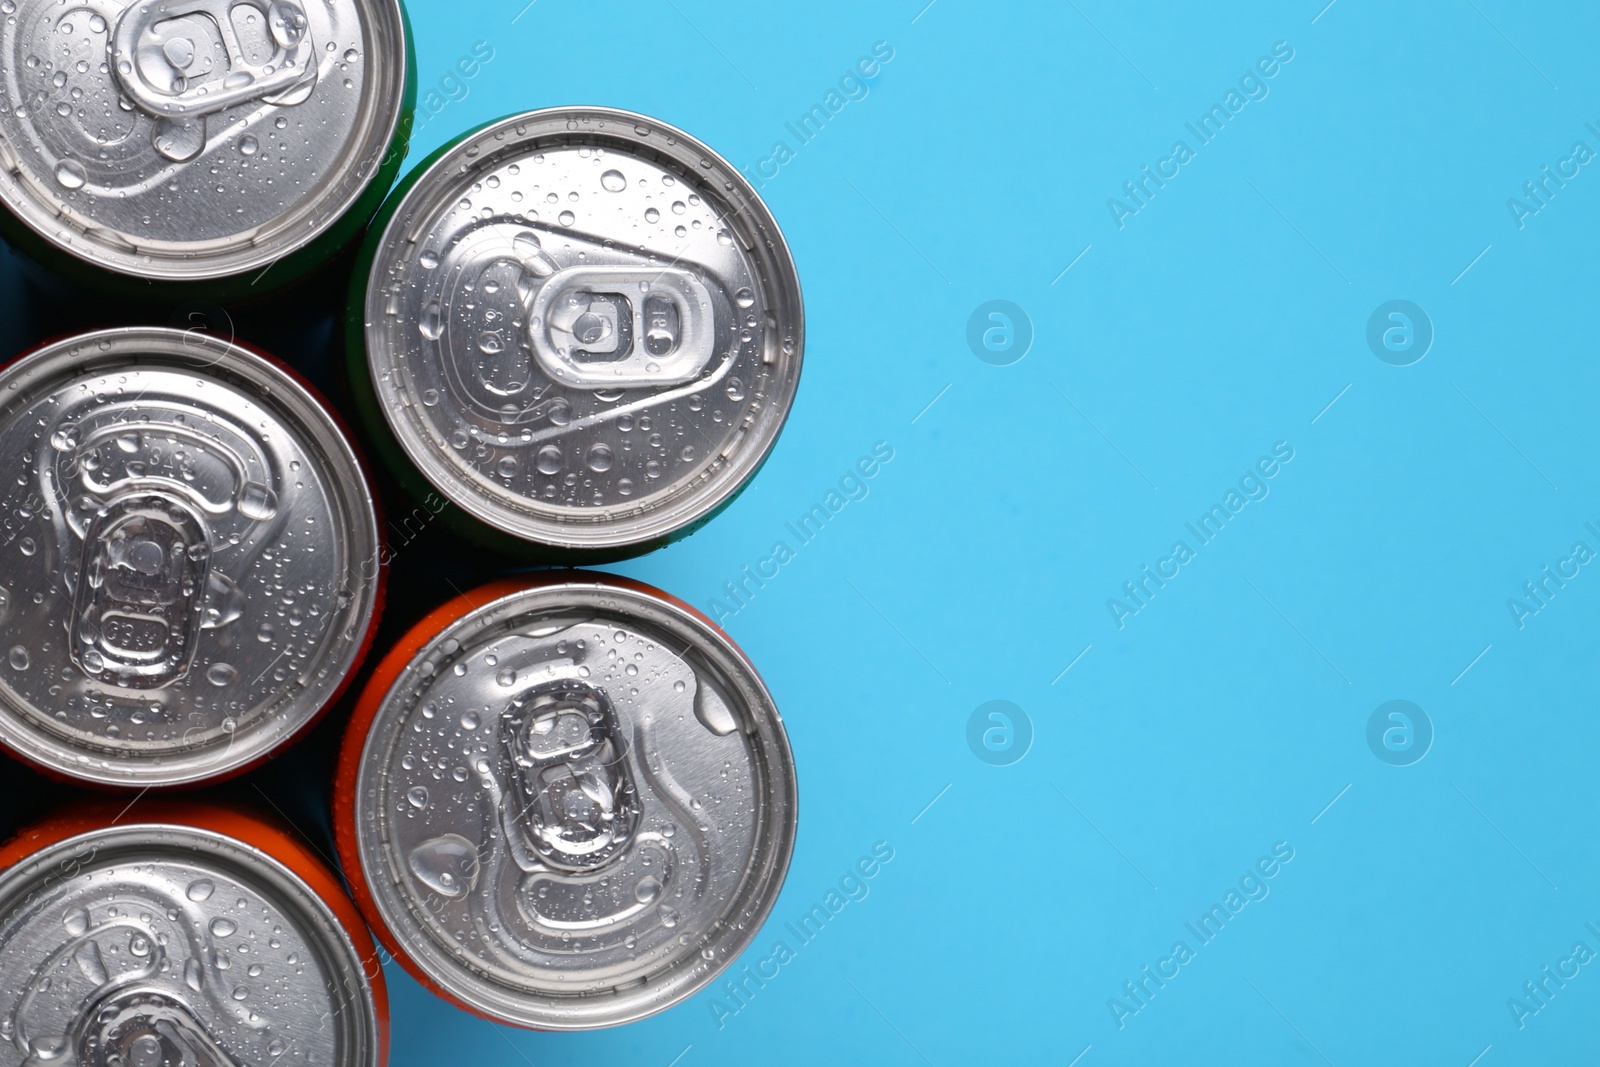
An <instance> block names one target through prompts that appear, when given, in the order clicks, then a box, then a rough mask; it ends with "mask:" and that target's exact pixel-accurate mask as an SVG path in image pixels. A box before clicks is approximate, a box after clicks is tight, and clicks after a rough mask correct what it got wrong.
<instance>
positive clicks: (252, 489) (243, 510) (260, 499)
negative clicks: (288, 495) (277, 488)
mask: <svg viewBox="0 0 1600 1067" xmlns="http://www.w3.org/2000/svg"><path fill="white" fill-rule="evenodd" d="M238 508H239V514H241V515H243V516H244V517H245V518H247V519H253V520H254V521H256V522H265V521H267V520H268V519H270V518H272V517H273V516H274V515H276V514H277V513H278V494H277V493H274V492H273V491H272V490H271V489H269V488H267V487H266V486H264V485H262V484H260V483H259V482H251V483H250V484H249V485H247V486H245V487H244V492H242V493H240V494H239V504H238Z"/></svg>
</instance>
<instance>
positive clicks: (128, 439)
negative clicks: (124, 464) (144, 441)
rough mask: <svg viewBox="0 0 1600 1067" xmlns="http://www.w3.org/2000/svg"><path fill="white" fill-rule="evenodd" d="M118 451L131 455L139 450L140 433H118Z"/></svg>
mask: <svg viewBox="0 0 1600 1067" xmlns="http://www.w3.org/2000/svg"><path fill="white" fill-rule="evenodd" d="M117 451H118V452H121V453H123V454H124V455H129V456H131V455H133V454H134V453H135V452H137V451H139V435H138V434H136V433H119V434H118V435H117Z"/></svg>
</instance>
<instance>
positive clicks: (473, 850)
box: [354, 577, 796, 1030]
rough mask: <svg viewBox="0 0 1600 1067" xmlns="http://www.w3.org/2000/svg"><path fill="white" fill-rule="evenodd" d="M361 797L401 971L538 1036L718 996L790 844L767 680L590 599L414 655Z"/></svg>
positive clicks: (707, 638)
mask: <svg viewBox="0 0 1600 1067" xmlns="http://www.w3.org/2000/svg"><path fill="white" fill-rule="evenodd" d="M354 789H355V804H354V817H355V827H356V831H357V832H356V835H355V836H356V838H357V841H358V844H357V848H358V850H359V858H360V864H361V870H362V872H363V876H364V879H365V881H366V883H367V884H368V886H369V887H370V888H371V891H372V896H373V899H374V901H375V903H376V905H377V908H378V910H379V912H380V913H381V915H382V918H383V920H384V923H385V925H386V926H387V927H388V928H389V930H390V931H391V932H392V933H393V934H394V936H395V938H396V940H397V942H398V943H399V944H400V945H401V946H402V947H403V949H404V953H405V955H406V956H408V957H409V958H410V960H411V961H412V962H413V963H414V964H415V965H416V966H417V967H419V968H420V969H421V970H422V971H423V972H424V973H426V974H427V975H428V976H429V977H430V978H432V979H433V980H434V981H435V982H436V983H437V984H438V985H440V986H441V987H442V988H444V989H445V990H446V991H447V992H449V993H450V994H451V995H452V996H454V997H455V998H456V999H457V1000H459V1001H461V1002H463V1003H465V1004H467V1005H469V1006H470V1007H472V1008H473V1009H475V1010H477V1011H479V1012H482V1013H484V1014H487V1015H490V1016H493V1017H495V1018H498V1019H502V1020H505V1021H507V1022H511V1023H516V1024H518V1025H522V1026H531V1027H537V1028H539V1029H546V1030H577V1029H587V1028H592V1027H600V1026H611V1025H615V1024H618V1023H624V1022H629V1021H632V1020H634V1019H639V1018H642V1017H643V1016H646V1015H649V1014H651V1013H653V1012H656V1011H660V1010H661V1009H663V1008H666V1007H669V1006H670V1005H672V1004H675V1003H677V1002H678V1001H680V1000H682V999H684V998H686V997H688V996H690V995H691V994H693V993H694V992H695V991H697V990H698V989H700V988H701V987H703V986H704V985H706V984H707V983H708V982H710V981H711V980H712V979H713V978H714V977H715V976H716V975H717V973H718V972H720V971H721V970H722V969H723V968H724V967H725V966H727V965H728V963H730V962H731V961H732V960H733V959H734V957H736V956H737V955H738V954H739V953H740V952H741V951H742V950H743V949H744V948H745V946H747V945H748V944H749V942H750V940H751V939H752V938H753V937H754V936H755V934H756V932H757V929H758V928H759V927H760V925H761V923H762V921H763V919H764V918H765V917H766V915H767V913H768V911H769V910H770V909H771V907H772V904H773V902H774V900H775V899H776V898H777V895H778V890H779V889H780V888H781V886H782V883H783V876H784V873H785V871H786V870H787V868H788V863H789V855H790V852H791V850H792V848H793V844H794V832H795V813H796V793H795V779H794V767H793V763H792V761H791V757H790V753H789V745H788V740H787V738H786V737H785V735H784V731H783V725H782V722H781V720H780V719H779V716H778V712H777V709H776V707H775V706H774V705H773V703H772V698H771V696H770V695H769V694H768V693H767V691H766V689H765V687H764V686H763V685H762V683H761V680H760V678H759V677H758V676H757V674H756V672H755V669H754V668H753V667H751V666H750V664H749V662H748V661H747V660H746V659H745V658H744V657H743V655H742V654H740V653H739V651H738V649H736V648H735V647H734V646H733V644H732V643H731V642H730V641H729V640H728V639H727V637H726V636H724V635H723V634H721V633H720V632H719V631H717V630H715V629H714V628H713V627H712V626H710V624H708V623H706V622H705V621H704V620H703V619H702V618H700V617H699V616H698V615H696V614H694V613H693V612H692V611H690V610H688V609H686V608H683V607H681V606H679V605H677V604H675V603H673V602H670V601H668V600H665V599H663V598H661V597H659V596H656V595H652V594H651V593H648V592H645V591H643V590H641V589H638V588H634V587H624V586H620V585H617V584H614V583H610V582H602V581H597V580H595V579H593V578H584V577H574V578H572V579H570V580H562V581H558V582H555V583H553V584H547V585H542V586H537V587H535V588H532V589H528V590H524V591H520V592H513V593H511V594H509V595H506V596H503V597H501V598H500V599H498V600H495V601H494V602H492V603H490V604H487V605H485V606H484V607H482V608H480V609H478V610H475V611H471V612H469V613H468V614H466V615H465V616H463V617H462V618H460V619H459V620H457V621H456V622H454V623H453V624H451V625H449V626H447V627H446V628H445V629H444V630H443V631H442V632H440V633H439V634H438V635H436V636H435V637H434V638H433V639H432V640H431V641H429V642H428V644H426V645H425V646H424V647H422V648H421V649H420V650H419V651H418V652H417V653H416V655H415V656H414V657H413V658H412V659H411V661H410V662H409V664H408V665H407V666H406V667H405V668H404V670H403V671H402V672H401V673H400V675H399V676H398V677H397V679H396V680H395V682H394V683H393V685H392V686H391V687H390V689H389V691H388V693H387V694H386V695H385V696H384V697H383V699H382V702H381V704H380V706H379V708H378V711H377V714H376V717H375V718H374V720H373V722H372V725H371V728H370V730H369V732H368V734H367V736H366V740H365V742H364V745H363V748H362V750H361V755H360V760H359V764H358V769H357V773H356V777H355V783H354Z"/></svg>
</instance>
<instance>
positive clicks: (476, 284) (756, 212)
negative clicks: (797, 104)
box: [364, 108, 804, 551]
mask: <svg viewBox="0 0 1600 1067" xmlns="http://www.w3.org/2000/svg"><path fill="white" fill-rule="evenodd" d="M364 324H365V325H364V329H365V338H366V350H367V357H368V362H369V367H370V373H371V378H372V385H373V388H374V390H375V392H376V395H377V397H378V400H379V407H380V408H381V409H382V411H383V413H384V417H385V419H386V420H387V421H388V424H389V427H390V429H391V430H392V431H393V433H394V435H395V438H396V439H397V441H398V442H399V444H400V446H401V448H402V449H403V450H404V451H405V453H406V455H407V456H408V457H409V458H410V460H411V461H412V463H414V464H415V465H416V466H417V467H418V469H420V470H421V471H422V472H423V474H424V475H425V476H426V477H427V478H428V479H430V480H431V481H432V482H433V484H434V485H435V486H437V487H438V488H439V490H440V491H441V492H442V493H443V494H444V495H445V496H446V497H448V498H449V499H450V500H452V501H453V502H454V503H455V504H457V505H458V506H460V507H461V508H462V509H464V510H465V511H467V512H468V513H469V514H471V515H473V516H475V517H477V518H478V519H480V520H482V521H483V522H486V523H488V524H489V525H490V526H493V527H495V528H496V529H499V530H502V531H504V532H506V533H509V534H512V535H513V536H516V537H520V538H523V539H525V540H528V541H532V542H536V543H539V544H545V545H550V546H555V547H558V548H563V549H573V550H596V551H611V550H617V549H622V548H628V547H632V546H638V545H642V544H647V543H649V542H651V541H654V540H658V539H660V538H663V537H666V536H668V535H670V534H672V533H673V532H675V531H678V530H680V529H683V528H684V527H687V526H690V525H693V524H694V523H695V522H697V521H699V520H701V519H703V518H705V517H706V516H708V515H710V514H711V513H712V512H713V511H715V510H716V509H717V508H718V507H719V506H720V505H722V504H723V503H725V502H726V501H727V500H729V499H731V498H732V496H733V495H734V494H735V493H737V492H738V490H739V488H740V487H741V486H742V485H743V484H744V483H745V482H746V481H747V480H748V479H749V478H750V476H751V475H752V474H754V472H755V470H756V469H757V468H758V467H759V466H760V465H761V462H762V460H763V459H765V457H766V455H767V453H768V452H769V451H770V450H771V448H772V446H773V444H774V443H775V442H776V440H777V437H778V433H779V431H780V430H781V429H782V427H783V423H784V420H785V419H786V418H787V416H788V413H789V409H790V406H791V404H792V403H793V400H794V395H795V390H796V388H797V386H798V384H799V377H800V364H801V358H802V352H803V348H804V316H803V312H802V307H801V298H800V285H799V281H798V278H797V276H796V274H795V268H794V261H793V260H792V258H791V257H790V255H789V250H788V247H787V246H786V245H785V243H784V240H783V237H782V235H781V234H780V233H779V232H778V227H777V223H776V222H775V221H774V220H773V218H772V215H771V214H770V213H769V212H768V211H767V208H766V206H765V205H764V204H762V202H761V199H760V197H758V196H757V195H756V193H755V190H753V189H752V188H751V187H750V184H749V183H748V182H747V181H746V180H745V179H744V177H743V176H742V175H741V174H740V173H739V172H738V170H737V169H736V168H734V167H733V166H732V165H730V164H729V163H727V162H726V161H725V160H723V159H722V158H721V157H720V156H718V155H717V154H716V153H715V152H713V151H712V150H711V149H710V148H708V147H706V146H705V145H703V144H701V143H700V142H699V141H696V140H695V139H694V138H692V137H689V136H688V135H687V134H684V133H682V132H681V131H679V130H675V129H673V128H672V127H670V126H666V125H663V124H661V123H658V122H656V121H655V120H653V119H648V118H645V117H643V116H640V115H634V114H631V113H628V112H623V111H613V110H609V109H604V108H560V109H552V110H545V111H534V112H529V113H527V114H524V115H517V116H513V117H511V118H508V119H505V120H502V121H500V122H496V123H493V124H491V125H489V126H487V127H485V128H483V129H481V130H478V131H476V132H474V133H472V134H469V135H467V136H466V137H465V138H463V139H462V140H461V141H460V142H459V143H458V144H456V145H455V146H454V147H453V148H451V149H450V150H449V151H447V152H445V153H444V154H442V155H440V156H439V157H438V158H436V159H435V160H433V161H432V162H431V163H429V164H427V165H426V166H425V167H424V168H423V169H421V170H420V171H419V172H418V174H417V175H416V176H415V178H414V184H412V185H411V186H410V188H409V189H408V190H407V191H406V192H405V193H404V195H403V196H402V197H401V199H400V200H399V202H398V204H397V206H396V207H395V208H394V213H393V215H392V217H391V218H390V219H389V221H388V223H387V225H386V226H385V228H384V229H383V230H382V232H381V234H380V235H377V236H376V237H375V251H374V255H373V261H372V267H371V273H370V275H369V277H368V286H367V296H366V302H365V310H364Z"/></svg>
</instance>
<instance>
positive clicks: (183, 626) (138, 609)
mask: <svg viewBox="0 0 1600 1067" xmlns="http://www.w3.org/2000/svg"><path fill="white" fill-rule="evenodd" d="M210 566H211V547H210V543H209V542H208V541H207V538H206V532H205V527H204V526H203V525H202V524H201V522H200V519H199V518H198V517H197V516H196V515H195V514H194V513H193V512H192V511H190V510H189V509H188V508H187V507H186V506H184V505H183V504H180V503H178V502H177V501H175V500H173V499H171V498H169V497H165V496H161V495H158V494H148V495H138V496H128V497H122V498H119V499H116V500H113V501H111V503H109V504H107V505H106V506H105V507H104V508H102V509H101V510H100V511H99V513H98V514H96V515H95V517H94V519H93V520H92V521H91V522H90V524H89V527H88V529H87V530H86V531H85V533H84V542H83V562H82V564H81V569H80V571H79V574H78V588H77V594H76V596H75V598H74V603H73V619H74V627H73V635H72V641H71V643H70V647H71V655H72V662H73V663H74V664H76V665H77V667H78V669H79V670H81V671H83V673H84V674H85V675H87V676H89V677H90V678H94V679H96V680H98V681H102V682H105V683H107V684H110V685H119V686H125V687H128V688H133V689H156V688H159V687H161V686H164V685H168V684H170V683H172V682H174V681H176V680H178V679H179V678H182V677H183V676H184V675H185V674H186V673H187V672H188V670H189V662H190V660H191V659H192V658H193V656H194V649H195V640H196V637H197V636H198V634H199V631H200V626H201V623H202V613H203V609H204V605H205V596H206V585H207V578H208V572H209V570H210Z"/></svg>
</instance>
